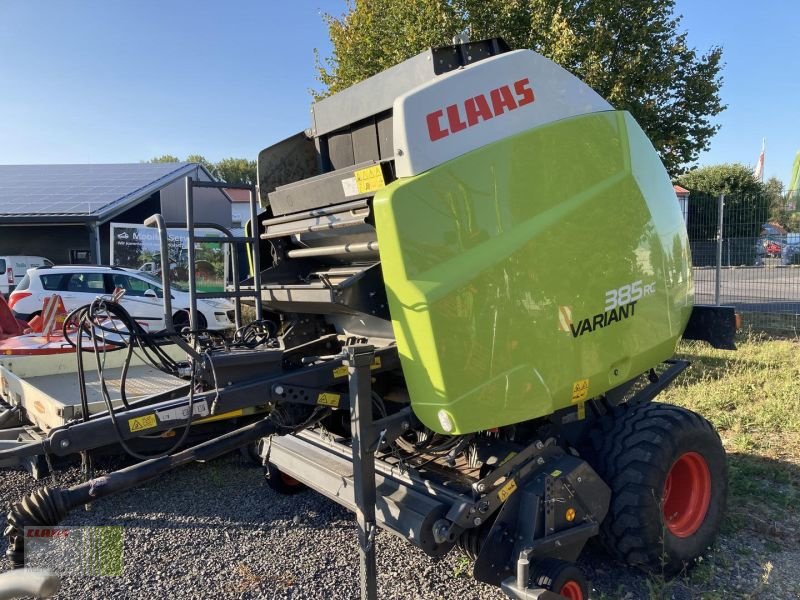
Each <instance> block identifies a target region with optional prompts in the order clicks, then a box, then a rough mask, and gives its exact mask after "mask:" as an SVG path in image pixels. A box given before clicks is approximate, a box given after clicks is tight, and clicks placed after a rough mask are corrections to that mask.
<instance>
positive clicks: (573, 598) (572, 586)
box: [558, 580, 583, 600]
mask: <svg viewBox="0 0 800 600" xmlns="http://www.w3.org/2000/svg"><path fill="white" fill-rule="evenodd" d="M558 593H559V594H561V595H562V596H564V598H567V600H583V590H582V589H581V584H579V583H578V582H577V581H574V580H570V581H568V582H567V583H565V584H564V585H563V587H562V588H561V589H560V590H559V592H558Z"/></svg>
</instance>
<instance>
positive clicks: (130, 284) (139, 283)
mask: <svg viewBox="0 0 800 600" xmlns="http://www.w3.org/2000/svg"><path fill="white" fill-rule="evenodd" d="M111 281H112V282H113V283H114V287H115V288H122V289H124V290H125V295H126V296H144V293H145V292H146V291H147V290H153V291H154V292H155V293H156V296H158V297H159V298H161V296H162V294H161V288H158V287H156V286H154V285H150V284H149V283H148V282H146V281H143V280H142V279H138V278H136V277H130V276H128V275H119V274H117V273H115V274H114V275H112V276H111Z"/></svg>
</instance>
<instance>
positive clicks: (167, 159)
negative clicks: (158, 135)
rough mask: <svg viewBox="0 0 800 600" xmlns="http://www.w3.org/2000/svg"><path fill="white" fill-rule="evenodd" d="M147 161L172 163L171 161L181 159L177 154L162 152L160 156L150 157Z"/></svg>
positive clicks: (179, 160)
mask: <svg viewBox="0 0 800 600" xmlns="http://www.w3.org/2000/svg"><path fill="white" fill-rule="evenodd" d="M147 162H151V163H173V162H181V159H180V158H178V157H177V156H172V154H162V155H161V156H156V157H155V158H151V159H150V160H148V161H147Z"/></svg>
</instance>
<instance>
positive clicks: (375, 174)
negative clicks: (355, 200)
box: [353, 165, 386, 194]
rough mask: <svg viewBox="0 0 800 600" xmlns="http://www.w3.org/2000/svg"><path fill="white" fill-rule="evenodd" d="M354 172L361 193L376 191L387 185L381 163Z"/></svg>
mask: <svg viewBox="0 0 800 600" xmlns="http://www.w3.org/2000/svg"><path fill="white" fill-rule="evenodd" d="M353 174H354V175H355V177H356V187H357V188H358V193H359V194H366V193H367V192H374V191H376V190H379V189H381V188H382V187H385V186H386V182H385V181H384V179H383V171H382V170H381V166H380V165H374V166H372V167H367V168H366V169H359V170H358V171H356V172H355V173H353Z"/></svg>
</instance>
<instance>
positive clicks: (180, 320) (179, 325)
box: [172, 310, 208, 331]
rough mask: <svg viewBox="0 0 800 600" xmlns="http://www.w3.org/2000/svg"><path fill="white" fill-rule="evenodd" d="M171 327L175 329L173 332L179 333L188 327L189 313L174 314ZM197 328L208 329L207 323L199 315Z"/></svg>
mask: <svg viewBox="0 0 800 600" xmlns="http://www.w3.org/2000/svg"><path fill="white" fill-rule="evenodd" d="M172 325H173V326H174V327H175V331H181V330H182V329H183V328H185V327H189V313H188V312H187V311H185V310H180V311H178V312H176V313H175V314H174V315H172ZM197 327H198V329H205V328H206V327H208V321H206V318H205V317H204V316H203V315H202V314H200V313H198V314H197Z"/></svg>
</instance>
